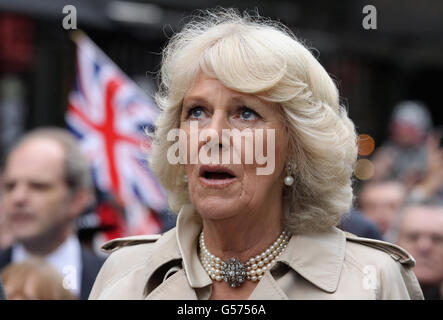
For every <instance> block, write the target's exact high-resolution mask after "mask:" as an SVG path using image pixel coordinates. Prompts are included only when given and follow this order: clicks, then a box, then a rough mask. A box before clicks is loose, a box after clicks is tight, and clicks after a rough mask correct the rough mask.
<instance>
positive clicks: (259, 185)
mask: <svg viewBox="0 0 443 320" xmlns="http://www.w3.org/2000/svg"><path fill="white" fill-rule="evenodd" d="M197 128H198V135H196V134H195V132H196V131H195V129H197ZM180 129H182V130H183V131H184V132H185V133H186V143H187V146H186V147H187V150H188V151H187V159H186V160H187V161H186V164H185V168H186V174H187V176H188V189H189V190H188V191H189V194H190V198H191V202H192V203H193V204H194V206H195V208H196V210H197V211H198V212H199V213H200V215H201V216H202V218H204V219H205V218H206V219H227V218H230V217H233V216H237V215H239V214H247V213H249V212H254V214H256V215H258V216H257V218H259V215H260V214H261V212H269V210H268V208H269V209H270V210H271V209H274V210H272V211H278V210H276V209H278V208H280V207H279V206H280V205H281V201H282V200H281V199H282V188H283V178H284V176H285V175H286V174H285V173H286V171H285V168H286V166H285V162H286V157H287V153H286V152H287V145H288V142H287V139H286V134H285V129H284V126H283V119H282V116H281V114H280V112H279V109H278V106H277V105H276V104H274V103H271V102H267V101H264V100H262V99H260V98H258V97H256V96H253V95H250V94H244V93H240V92H237V91H233V90H231V89H229V88H227V87H225V86H224V85H223V84H222V83H221V82H220V81H219V80H217V79H216V78H210V77H208V76H207V75H205V74H203V73H201V74H200V75H199V76H198V77H197V79H196V80H195V82H194V84H193V86H192V87H191V89H190V90H189V91H188V92H187V93H186V95H185V97H184V99H183V106H182V111H181V116H180ZM233 129H237V130H238V131H237V133H245V132H246V131H247V130H250V135H249V136H248V135H246V138H245V137H243V138H241V139H240V140H239V139H238V136H237V138H235V137H236V136H235V134H234V131H232V130H233ZM245 129H246V131H244V130H245ZM260 129H261V130H260ZM260 131H261V132H262V133H263V138H262V139H261V137H260ZM204 133H206V134H207V135H206V136H204V137H202V134H204ZM273 134H274V136H273ZM223 135H225V136H224V137H223ZM198 137H200V139H199V138H198ZM226 137H227V138H226ZM200 140H202V141H200ZM234 140H235V141H234ZM239 142H240V143H239ZM260 147H262V148H263V149H262V150H263V154H262V156H264V157H261V160H260V157H257V155H259V154H261V153H260ZM202 155H207V156H206V158H202ZM192 157H194V160H193V161H192V159H191V158H192ZM235 157H237V160H235ZM251 157H252V160H251ZM239 158H240V159H241V161H238V159H239ZM205 159H206V160H205ZM208 159H209V160H208ZM248 159H249V160H248ZM264 159H266V162H265V163H264V161H263V160H264ZM272 161H274V164H272V163H271V162H272ZM217 162H218V163H217ZM265 168H266V170H263V169H265ZM260 170H262V171H261V173H260V174H258V173H259V172H260ZM263 173H265V174H263ZM278 213H280V212H278ZM263 214H265V213H263Z"/></svg>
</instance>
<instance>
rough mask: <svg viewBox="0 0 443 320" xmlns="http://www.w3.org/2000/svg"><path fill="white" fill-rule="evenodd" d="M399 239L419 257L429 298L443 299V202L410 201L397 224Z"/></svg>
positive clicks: (416, 270) (418, 270) (419, 273)
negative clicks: (414, 202)
mask: <svg viewBox="0 0 443 320" xmlns="http://www.w3.org/2000/svg"><path fill="white" fill-rule="evenodd" d="M394 233H395V234H396V243H397V244H398V245H399V246H401V247H402V248H404V249H406V250H407V251H408V252H409V253H410V254H411V255H412V256H413V257H414V258H415V260H416V266H415V268H414V269H413V271H414V273H415V274H416V276H417V279H418V281H419V282H420V285H421V287H422V290H423V295H424V297H425V299H443V296H442V294H441V290H442V289H443V288H442V285H443V203H441V202H439V203H435V202H427V203H421V204H420V203H416V204H408V205H407V206H405V207H404V208H403V210H402V212H401V214H400V215H399V218H398V220H397V221H396V223H395V225H394Z"/></svg>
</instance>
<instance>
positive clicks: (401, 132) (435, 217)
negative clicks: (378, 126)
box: [0, 101, 443, 299]
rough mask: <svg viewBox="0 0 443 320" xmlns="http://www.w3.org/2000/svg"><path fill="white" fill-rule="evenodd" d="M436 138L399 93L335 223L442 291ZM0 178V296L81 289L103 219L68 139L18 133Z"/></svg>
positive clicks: (65, 295)
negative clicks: (366, 172) (365, 173)
mask: <svg viewBox="0 0 443 320" xmlns="http://www.w3.org/2000/svg"><path fill="white" fill-rule="evenodd" d="M441 138H442V137H441V133H440V132H439V131H438V129H436V128H435V127H434V126H433V123H432V119H431V116H430V113H429V111H428V109H427V108H426V106H425V105H424V104H422V103H420V102H418V101H403V102H401V103H399V104H398V105H397V106H396V107H395V108H394V110H393V113H392V118H391V121H390V124H389V137H388V140H387V141H386V142H385V143H383V144H382V145H381V146H379V147H378V148H377V149H376V150H375V152H374V153H373V155H372V156H371V157H370V160H371V162H372V164H373V166H374V174H373V176H372V177H371V178H370V179H368V180H366V181H359V186H358V188H356V189H355V190H356V194H355V196H356V201H355V208H354V209H353V210H351V212H350V213H349V214H347V215H346V216H345V217H344V218H343V220H342V222H341V225H340V227H341V228H342V229H344V230H345V231H348V232H351V233H355V234H357V235H358V236H362V237H369V238H373V239H378V240H384V241H389V242H392V243H395V244H397V245H399V246H401V247H402V248H404V249H406V250H407V251H408V252H409V253H410V254H412V256H413V257H414V258H415V260H416V266H415V268H414V269H413V270H414V272H415V273H416V275H417V278H418V280H419V282H420V284H421V286H422V289H423V292H424V295H425V298H426V299H441V298H442V297H443V149H442V146H441ZM0 180H1V188H0V199H1V200H0V272H1V273H0V276H1V279H2V281H3V284H4V288H5V293H6V296H7V298H8V299H87V297H88V295H89V292H90V290H91V287H92V285H93V282H94V280H95V277H96V275H97V273H98V271H99V269H100V267H101V265H102V264H103V262H104V259H105V257H104V256H102V255H101V254H100V253H99V251H98V250H97V248H96V246H94V242H93V238H94V235H95V234H96V232H98V231H103V229H100V228H99V227H98V225H97V223H96V221H95V219H96V216H95V215H94V210H96V209H97V208H96V207H95V206H94V203H95V202H96V200H97V197H99V196H100V195H98V194H97V192H96V191H95V190H94V187H93V185H92V179H91V176H90V172H89V170H88V165H87V163H86V160H85V159H84V158H83V156H82V154H81V152H80V150H79V148H78V146H77V145H76V141H75V139H74V138H73V137H72V136H71V135H70V134H69V133H68V132H67V131H65V130H63V129H57V128H43V129H37V130H34V131H31V132H29V133H27V134H26V135H24V136H23V137H22V138H21V139H20V140H19V141H18V142H17V143H16V144H15V146H14V147H13V148H12V149H11V150H10V151H9V153H8V156H7V158H6V162H5V165H4V168H2V174H1V175H0ZM108 205H112V201H110V202H108ZM114 206H116V205H115V204H114ZM85 225H86V226H89V227H87V228H85V227H84V226H85ZM85 230H86V231H85Z"/></svg>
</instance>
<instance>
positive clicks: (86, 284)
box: [0, 247, 105, 300]
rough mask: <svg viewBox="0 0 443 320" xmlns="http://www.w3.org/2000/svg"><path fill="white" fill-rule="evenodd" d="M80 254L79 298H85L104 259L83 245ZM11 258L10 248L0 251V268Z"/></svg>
mask: <svg viewBox="0 0 443 320" xmlns="http://www.w3.org/2000/svg"><path fill="white" fill-rule="evenodd" d="M81 256H82V265H83V270H82V279H81V287H80V299H81V300H87V299H88V297H89V293H90V292H91V289H92V286H93V284H94V281H95V278H96V277H97V274H98V272H99V271H100V268H101V267H102V265H103V263H104V262H105V259H104V258H101V257H99V256H97V255H95V254H94V253H92V252H91V251H90V250H89V249H86V248H84V247H82V252H81ZM11 259H12V248H8V249H5V250H3V251H0V270H1V269H3V268H4V267H6V266H7V265H8V264H9V263H11ZM6 298H8V297H6Z"/></svg>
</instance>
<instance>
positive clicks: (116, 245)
mask: <svg viewBox="0 0 443 320" xmlns="http://www.w3.org/2000/svg"><path fill="white" fill-rule="evenodd" d="M160 237H161V234H150V235H142V236H131V237H125V238H116V239H112V240H110V241H108V242H106V243H105V244H104V245H102V246H101V248H100V249H101V251H103V252H105V253H111V252H114V251H116V250H118V249H120V248H123V247H128V246H134V245H137V244H144V243H154V242H156V241H157V240H158V239H160Z"/></svg>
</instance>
